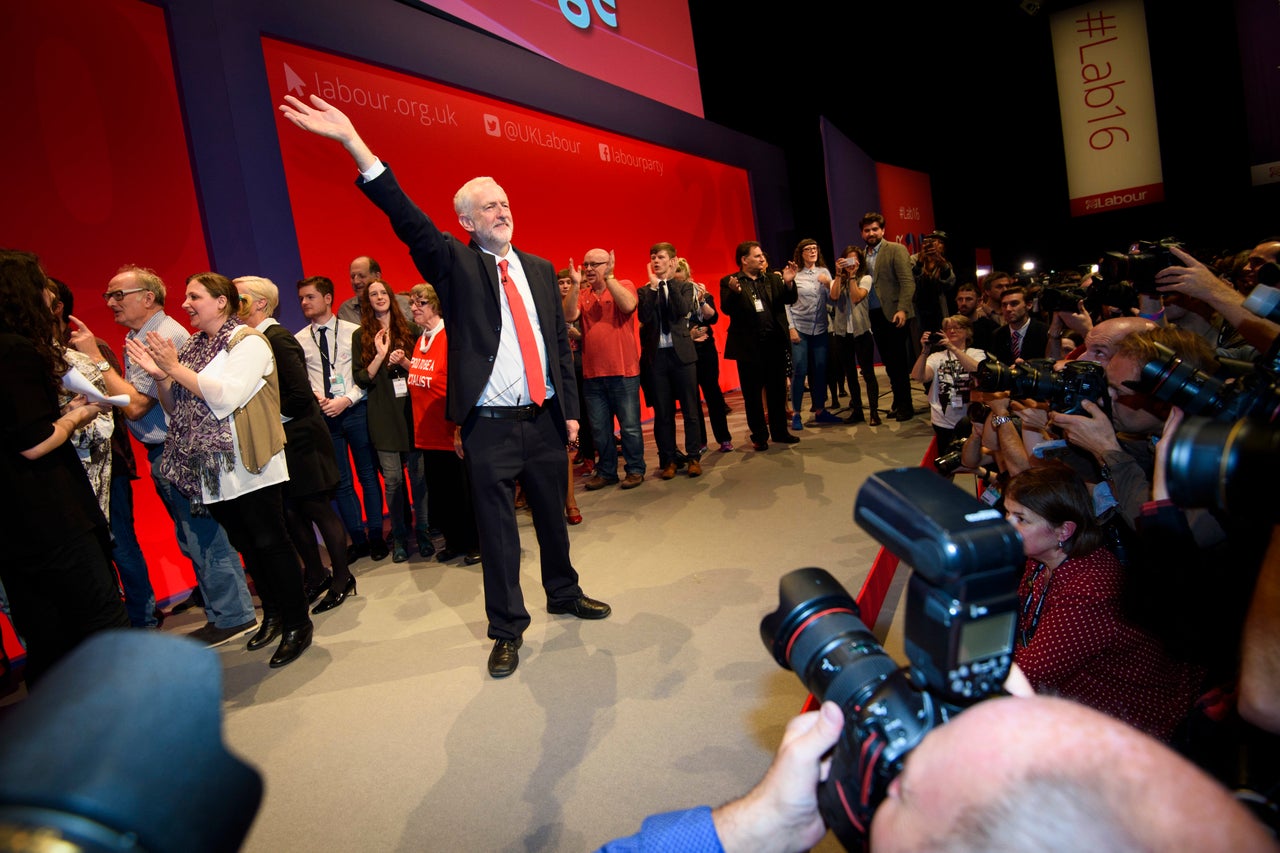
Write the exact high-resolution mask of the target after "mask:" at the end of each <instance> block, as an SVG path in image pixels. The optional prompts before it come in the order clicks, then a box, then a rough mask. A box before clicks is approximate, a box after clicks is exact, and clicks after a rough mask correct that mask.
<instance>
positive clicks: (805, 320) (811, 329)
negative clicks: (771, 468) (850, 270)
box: [782, 240, 840, 430]
mask: <svg viewBox="0 0 1280 853" xmlns="http://www.w3.org/2000/svg"><path fill="white" fill-rule="evenodd" d="M793 276H794V278H795V289H796V301H795V302H794V303H792V304H791V305H788V306H787V323H788V324H789V325H790V326H791V333H790V337H791V409H792V411H794V412H795V415H793V416H792V419H791V428H792V429H794V430H800V429H804V424H803V422H802V421H803V419H802V417H801V415H800V412H801V411H802V409H803V405H804V387H805V381H806V380H808V383H809V402H810V403H811V404H812V405H811V406H810V410H811V411H812V412H813V420H814V422H815V423H819V424H834V423H840V419H839V418H837V417H836V416H835V415H833V414H831V413H830V412H828V411H827V354H828V352H829V350H830V344H831V338H830V336H829V334H828V332H827V305H828V304H829V303H830V301H831V271H830V270H828V269H827V262H826V260H825V259H824V258H823V257H822V250H821V249H819V248H818V242H817V241H816V240H801V241H800V243H799V245H797V246H796V251H795V256H794V257H793V258H792V260H791V262H790V263H789V264H787V267H786V271H785V272H783V274H782V277H783V280H787V279H788V278H790V277H793Z"/></svg>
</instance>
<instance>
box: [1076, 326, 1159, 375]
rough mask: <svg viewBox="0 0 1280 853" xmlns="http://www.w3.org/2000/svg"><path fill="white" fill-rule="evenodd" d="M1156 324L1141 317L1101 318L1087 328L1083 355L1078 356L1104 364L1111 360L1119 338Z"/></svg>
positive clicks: (1151, 327) (1152, 327) (1143, 330)
mask: <svg viewBox="0 0 1280 853" xmlns="http://www.w3.org/2000/svg"><path fill="white" fill-rule="evenodd" d="M1155 327H1156V324H1155V323H1154V322H1152V321H1151V320H1144V319H1143V318H1141V317H1114V318H1112V319H1110V320H1103V321H1102V322H1101V323H1099V324H1098V325H1096V326H1094V327H1093V328H1092V329H1090V330H1089V334H1087V335H1085V338H1084V355H1082V356H1080V358H1081V359H1083V360H1084V361H1096V362H1098V364H1103V365H1105V364H1106V363H1107V362H1108V361H1110V360H1111V356H1112V354H1113V353H1114V352H1115V350H1116V345H1117V344H1118V343H1120V341H1121V340H1123V339H1124V338H1127V337H1128V336H1129V335H1132V334H1133V333H1134V332H1145V331H1146V330H1147V329H1154V328H1155Z"/></svg>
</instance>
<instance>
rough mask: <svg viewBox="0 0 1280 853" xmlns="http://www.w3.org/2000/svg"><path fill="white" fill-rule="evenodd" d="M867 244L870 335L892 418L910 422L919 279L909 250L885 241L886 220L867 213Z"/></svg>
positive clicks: (864, 230) (864, 223)
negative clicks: (911, 324) (910, 333)
mask: <svg viewBox="0 0 1280 853" xmlns="http://www.w3.org/2000/svg"><path fill="white" fill-rule="evenodd" d="M859 226H860V227H861V228H862V239H863V240H865V241H866V243H867V273H868V274H869V275H870V276H871V292H870V294H868V296H867V307H868V308H870V309H871V334H872V335H874V336H875V339H876V348H877V349H879V350H880V360H881V361H882V362H884V372H885V373H887V374H888V375H889V387H890V388H891V389H893V412H892V413H891V416H892V417H894V418H896V419H897V420H900V421H909V420H911V419H912V418H914V417H915V416H916V412H915V407H914V405H913V404H912V402H911V359H910V358H909V355H908V350H907V347H908V346H910V342H909V341H908V340H907V322H908V321H909V320H910V319H911V318H912V317H913V316H915V309H914V308H913V307H912V303H913V301H914V300H915V293H916V280H915V278H913V277H912V275H911V255H909V254H908V253H907V247H906V246H904V245H902V244H901V243H894V242H891V241H889V240H886V239H884V217H883V216H881V215H880V214H878V213H868V214H867V215H866V216H864V217H862V221H861V222H860V223H859Z"/></svg>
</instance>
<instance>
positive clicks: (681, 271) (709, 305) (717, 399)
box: [675, 258, 733, 453]
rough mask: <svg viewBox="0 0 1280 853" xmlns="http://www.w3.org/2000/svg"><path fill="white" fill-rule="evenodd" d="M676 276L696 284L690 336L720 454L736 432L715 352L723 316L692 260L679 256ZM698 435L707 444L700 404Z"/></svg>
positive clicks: (712, 430)
mask: <svg viewBox="0 0 1280 853" xmlns="http://www.w3.org/2000/svg"><path fill="white" fill-rule="evenodd" d="M675 275H676V278H678V279H680V280H681V281H687V282H689V283H690V284H692V285H693V302H694V304H693V308H692V310H690V312H689V337H690V338H691V339H692V340H693V345H694V348H696V349H697V351H698V367H697V375H698V387H699V388H701V389H702V397H703V399H705V400H706V401H707V416H708V417H710V418H711V434H712V435H713V436H714V437H715V440H716V442H717V443H718V444H719V445H720V452H721V453H729V452H731V451H732V450H733V434H732V433H731V432H729V419H728V417H727V415H728V414H729V406H728V404H726V403H725V401H724V391H722V390H720V353H718V352H717V351H716V339H715V332H714V331H713V330H712V328H711V327H712V326H713V325H715V322H716V320H718V319H720V312H719V311H717V310H716V298H715V297H714V296H712V295H711V292H710V291H709V290H707V288H706V287H705V286H704V285H703V284H702V283H701V282H698V281H694V280H693V272H692V271H691V270H690V269H689V262H688V261H686V260H685V259H684V258H677V259H676V273H675ZM698 436H699V438H700V440H701V446H702V447H704V448H705V447H706V445H707V425H706V423H705V422H703V420H702V417H701V407H699V418H698Z"/></svg>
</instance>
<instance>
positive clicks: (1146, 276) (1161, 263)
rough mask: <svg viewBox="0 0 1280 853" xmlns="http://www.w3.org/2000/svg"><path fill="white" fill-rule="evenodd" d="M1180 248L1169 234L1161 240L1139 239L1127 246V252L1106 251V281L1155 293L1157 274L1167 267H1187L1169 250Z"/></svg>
mask: <svg viewBox="0 0 1280 853" xmlns="http://www.w3.org/2000/svg"><path fill="white" fill-rule="evenodd" d="M1174 247H1176V248H1179V249H1181V248H1182V244H1181V243H1179V242H1178V241H1177V240H1175V239H1173V238H1172V237H1166V238H1164V239H1163V240H1155V241H1150V240H1139V241H1137V242H1136V243H1133V244H1132V245H1130V246H1129V251H1127V252H1107V253H1106V261H1107V264H1106V265H1107V267H1108V269H1107V271H1106V272H1105V273H1104V276H1105V277H1106V279H1107V280H1108V281H1127V282H1129V283H1131V284H1132V285H1133V289H1134V290H1136V291H1137V292H1138V293H1143V294H1147V295H1149V296H1154V295H1158V294H1159V293H1160V291H1159V290H1157V289H1156V273H1158V272H1160V270H1162V269H1167V268H1169V267H1181V266H1186V264H1184V263H1182V261H1180V260H1178V258H1177V256H1175V255H1174V254H1173V252H1172V251H1171V249H1173V248H1174Z"/></svg>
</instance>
